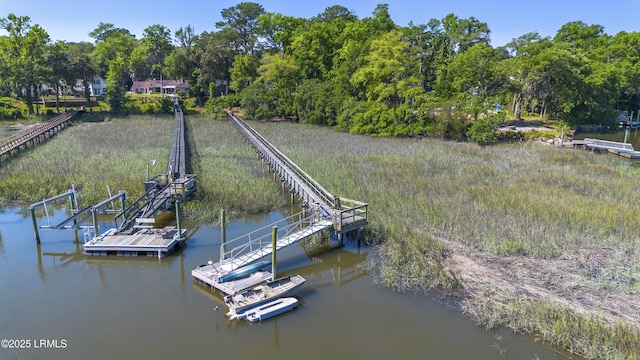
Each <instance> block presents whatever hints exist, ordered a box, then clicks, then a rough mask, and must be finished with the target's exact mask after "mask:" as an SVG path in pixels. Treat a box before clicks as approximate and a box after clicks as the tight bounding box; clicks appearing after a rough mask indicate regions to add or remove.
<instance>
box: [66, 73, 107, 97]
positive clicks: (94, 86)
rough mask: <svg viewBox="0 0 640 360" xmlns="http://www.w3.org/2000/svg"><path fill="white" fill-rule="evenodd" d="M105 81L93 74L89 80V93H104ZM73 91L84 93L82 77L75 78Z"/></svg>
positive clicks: (95, 94) (96, 94) (100, 94)
mask: <svg viewBox="0 0 640 360" xmlns="http://www.w3.org/2000/svg"><path fill="white" fill-rule="evenodd" d="M106 85H107V82H106V81H105V80H104V79H103V78H102V77H101V76H99V75H96V76H94V77H93V78H92V79H91V81H89V93H90V94H91V96H102V95H105V91H104V89H105V87H106ZM73 91H74V92H78V93H81V94H84V81H83V80H82V79H77V80H76V84H75V85H73Z"/></svg>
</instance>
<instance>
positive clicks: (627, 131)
mask: <svg viewBox="0 0 640 360" xmlns="http://www.w3.org/2000/svg"><path fill="white" fill-rule="evenodd" d="M628 139H629V126H627V129H626V130H625V131H624V143H625V144H626V143H627V140H628Z"/></svg>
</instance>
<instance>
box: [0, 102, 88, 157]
mask: <svg viewBox="0 0 640 360" xmlns="http://www.w3.org/2000/svg"><path fill="white" fill-rule="evenodd" d="M76 114H78V112H77V111H75V110H69V111H66V112H64V113H62V114H60V115H58V116H56V117H53V118H51V119H49V120H47V121H43V122H41V123H38V124H37V125H35V126H32V127H30V128H29V129H27V130H24V131H22V132H19V133H17V134H14V135H12V136H10V137H8V138H6V139H3V140H0V156H1V155H4V154H8V153H9V152H11V151H12V150H14V149H16V148H18V147H20V146H22V145H24V144H26V143H28V142H29V141H32V140H34V139H36V138H37V137H38V136H40V135H43V134H45V133H47V132H49V131H53V130H55V129H56V128H58V127H59V126H63V125H64V124H66V123H67V122H68V121H70V120H71V119H73V117H75V116H76Z"/></svg>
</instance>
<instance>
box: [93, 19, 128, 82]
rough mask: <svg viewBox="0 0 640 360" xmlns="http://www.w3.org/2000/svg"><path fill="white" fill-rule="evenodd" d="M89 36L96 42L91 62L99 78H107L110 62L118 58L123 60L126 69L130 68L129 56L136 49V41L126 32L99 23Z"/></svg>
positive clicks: (110, 25)
mask: <svg viewBox="0 0 640 360" xmlns="http://www.w3.org/2000/svg"><path fill="white" fill-rule="evenodd" d="M105 28H106V29H107V30H105ZM90 34H92V36H93V37H94V39H95V40H96V44H95V48H94V50H93V52H92V53H91V61H92V63H93V66H94V68H95V69H96V71H97V72H98V74H99V75H100V76H102V77H106V76H107V72H108V71H109V66H110V62H111V61H113V60H115V59H116V58H118V57H122V58H123V59H124V61H125V62H126V64H127V68H129V67H130V60H131V55H132V53H133V50H134V49H135V48H136V45H137V41H136V39H135V37H134V36H133V35H131V33H129V31H128V30H126V29H120V28H115V27H113V25H112V24H104V23H100V24H99V25H98V27H97V28H96V29H95V30H94V31H93V32H91V33H90Z"/></svg>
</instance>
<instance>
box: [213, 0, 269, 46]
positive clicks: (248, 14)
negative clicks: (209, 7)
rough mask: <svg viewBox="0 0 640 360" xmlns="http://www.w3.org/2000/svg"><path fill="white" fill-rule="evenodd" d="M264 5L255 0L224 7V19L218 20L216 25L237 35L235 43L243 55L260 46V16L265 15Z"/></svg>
mask: <svg viewBox="0 0 640 360" xmlns="http://www.w3.org/2000/svg"><path fill="white" fill-rule="evenodd" d="M264 14H265V10H264V8H263V7H262V5H260V4H258V3H254V2H241V3H239V4H237V5H235V6H232V7H229V8H226V9H223V10H222V12H221V15H222V21H218V22H216V27H217V28H220V29H228V30H230V31H231V32H232V33H233V34H234V35H235V36H234V37H233V41H234V45H235V47H236V49H237V51H238V52H239V53H240V54H242V55H248V54H252V53H253V52H255V51H256V50H257V46H258V18H259V17H260V15H264Z"/></svg>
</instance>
